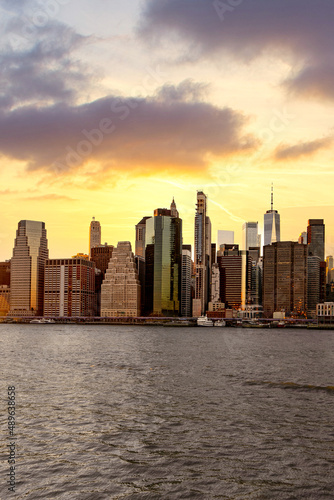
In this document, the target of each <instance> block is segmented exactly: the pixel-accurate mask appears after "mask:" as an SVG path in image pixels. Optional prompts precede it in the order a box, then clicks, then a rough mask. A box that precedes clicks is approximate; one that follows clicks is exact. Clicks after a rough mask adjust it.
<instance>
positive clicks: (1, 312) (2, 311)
mask: <svg viewBox="0 0 334 500" xmlns="http://www.w3.org/2000/svg"><path fill="white" fill-rule="evenodd" d="M9 310H10V288H9V286H8V285H0V316H6V315H7V314H8V313H9Z"/></svg>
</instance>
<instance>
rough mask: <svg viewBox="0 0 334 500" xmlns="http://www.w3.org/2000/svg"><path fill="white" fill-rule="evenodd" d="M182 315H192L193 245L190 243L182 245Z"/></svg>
mask: <svg viewBox="0 0 334 500" xmlns="http://www.w3.org/2000/svg"><path fill="white" fill-rule="evenodd" d="M189 247H190V248H189ZM181 316H185V317H190V316H191V246H190V245H182V273H181Z"/></svg>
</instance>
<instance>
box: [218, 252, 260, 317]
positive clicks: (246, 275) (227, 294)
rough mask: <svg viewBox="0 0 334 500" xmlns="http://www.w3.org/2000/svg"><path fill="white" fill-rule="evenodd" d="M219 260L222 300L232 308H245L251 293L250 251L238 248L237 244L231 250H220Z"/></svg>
mask: <svg viewBox="0 0 334 500" xmlns="http://www.w3.org/2000/svg"><path fill="white" fill-rule="evenodd" d="M222 248H223V247H222ZM217 261H218V266H219V278H220V300H221V302H223V303H224V304H225V305H226V307H229V308H232V309H239V308H242V309H245V306H246V303H247V302H248V299H249V298H250V293H251V279H252V260H251V257H250V256H249V253H248V252H247V251H245V250H238V248H237V245H236V246H235V247H234V248H233V249H231V250H220V251H219V252H218V257H217Z"/></svg>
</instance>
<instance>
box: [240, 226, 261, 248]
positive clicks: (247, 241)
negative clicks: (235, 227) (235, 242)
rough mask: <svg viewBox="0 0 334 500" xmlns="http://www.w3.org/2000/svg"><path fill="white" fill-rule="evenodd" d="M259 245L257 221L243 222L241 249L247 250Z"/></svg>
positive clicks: (259, 237)
mask: <svg viewBox="0 0 334 500" xmlns="http://www.w3.org/2000/svg"><path fill="white" fill-rule="evenodd" d="M260 246H261V235H260V234H259V224H258V222H244V224H243V225H242V249H243V250H249V248H250V247H260Z"/></svg>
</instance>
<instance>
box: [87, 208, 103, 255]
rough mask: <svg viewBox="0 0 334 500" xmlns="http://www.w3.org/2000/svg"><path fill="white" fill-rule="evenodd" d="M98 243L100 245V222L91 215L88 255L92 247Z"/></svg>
mask: <svg viewBox="0 0 334 500" xmlns="http://www.w3.org/2000/svg"><path fill="white" fill-rule="evenodd" d="M99 245H101V224H100V223H99V221H97V220H95V217H93V220H92V221H91V223H90V226H89V257H90V256H91V250H92V248H94V247H98V246H99Z"/></svg>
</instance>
